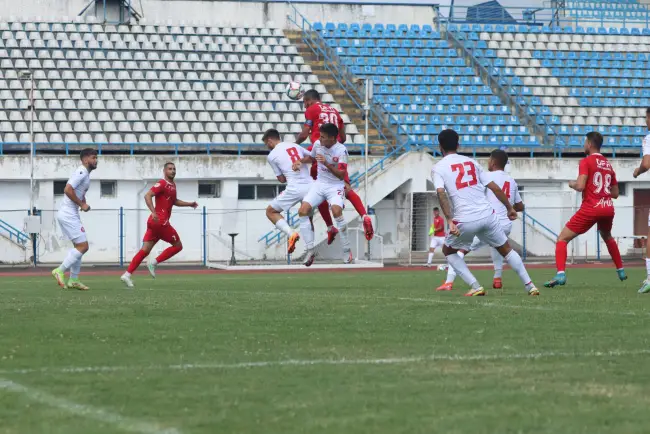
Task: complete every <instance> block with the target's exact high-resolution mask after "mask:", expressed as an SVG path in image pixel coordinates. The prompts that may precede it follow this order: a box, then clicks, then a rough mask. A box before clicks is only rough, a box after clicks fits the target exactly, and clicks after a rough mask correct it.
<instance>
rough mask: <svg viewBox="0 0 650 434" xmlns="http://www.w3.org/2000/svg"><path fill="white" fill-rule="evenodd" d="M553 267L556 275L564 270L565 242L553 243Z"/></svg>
mask: <svg viewBox="0 0 650 434" xmlns="http://www.w3.org/2000/svg"><path fill="white" fill-rule="evenodd" d="M555 267H556V268H557V271H558V273H559V272H564V271H565V270H566V241H558V242H557V243H555Z"/></svg>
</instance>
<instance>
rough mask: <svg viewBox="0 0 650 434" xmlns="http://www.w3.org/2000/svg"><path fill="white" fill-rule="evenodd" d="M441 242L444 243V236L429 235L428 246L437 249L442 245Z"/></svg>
mask: <svg viewBox="0 0 650 434" xmlns="http://www.w3.org/2000/svg"><path fill="white" fill-rule="evenodd" d="M443 244H445V237H431V244H430V245H429V248H431V249H437V248H439V247H442V246H443Z"/></svg>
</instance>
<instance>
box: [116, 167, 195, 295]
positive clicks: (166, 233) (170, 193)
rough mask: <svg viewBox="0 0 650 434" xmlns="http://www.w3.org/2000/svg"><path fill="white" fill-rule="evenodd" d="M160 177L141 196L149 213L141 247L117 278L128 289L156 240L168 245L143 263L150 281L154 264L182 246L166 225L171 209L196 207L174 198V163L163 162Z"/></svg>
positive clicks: (171, 254)
mask: <svg viewBox="0 0 650 434" xmlns="http://www.w3.org/2000/svg"><path fill="white" fill-rule="evenodd" d="M163 174H164V177H163V179H161V180H160V181H158V182H157V183H156V184H154V186H153V187H151V189H150V190H149V191H148V192H147V194H145V195H144V201H145V203H146V204H147V208H149V211H151V215H150V216H149V219H148V220H147V232H145V234H144V237H143V238H142V248H141V249H140V251H139V252H138V253H136V254H135V256H134V257H133V259H132V260H131V263H130V264H129V268H127V270H126V272H125V273H124V274H122V277H120V279H121V280H122V282H124V283H125V284H126V286H127V287H129V288H133V281H132V280H131V274H133V273H134V272H135V270H137V268H138V266H139V265H140V263H141V262H142V261H143V260H144V258H146V257H147V256H148V255H149V252H151V249H153V247H154V246H155V245H156V243H157V242H158V241H160V240H163V241H165V242H166V243H169V244H171V246H170V247H167V248H166V249H165V250H163V251H162V253H160V255H158V257H157V258H156V259H154V260H150V261H149V262H148V263H147V268H148V269H149V274H151V277H153V278H155V277H156V266H157V265H158V264H160V263H161V262H163V261H166V260H168V259H169V258H171V257H172V256H174V255H176V254H177V253H179V252H180V251H181V250H183V243H181V239H180V237H179V236H178V233H177V232H176V229H174V227H173V226H172V225H171V223H170V222H169V219H170V217H171V215H172V207H173V206H180V207H192V208H194V209H196V207H198V206H199V204H198V203H196V202H184V201H182V200H179V199H177V198H176V184H175V183H174V178H175V177H176V166H175V165H174V163H165V166H164V167H163ZM154 198H156V204H155V206H154V203H153V200H154Z"/></svg>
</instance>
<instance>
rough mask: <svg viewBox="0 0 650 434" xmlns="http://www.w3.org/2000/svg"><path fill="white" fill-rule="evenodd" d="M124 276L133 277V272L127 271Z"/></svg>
mask: <svg viewBox="0 0 650 434" xmlns="http://www.w3.org/2000/svg"><path fill="white" fill-rule="evenodd" d="M123 276H125V277H131V273H129V272H128V271H125V272H124V274H123Z"/></svg>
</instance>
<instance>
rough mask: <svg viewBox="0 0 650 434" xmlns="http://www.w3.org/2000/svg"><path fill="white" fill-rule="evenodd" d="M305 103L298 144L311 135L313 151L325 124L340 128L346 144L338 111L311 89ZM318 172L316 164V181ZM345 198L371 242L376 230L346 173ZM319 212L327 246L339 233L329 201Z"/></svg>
mask: <svg viewBox="0 0 650 434" xmlns="http://www.w3.org/2000/svg"><path fill="white" fill-rule="evenodd" d="M302 100H303V103H304V104H305V125H304V126H303V127H302V131H301V132H300V134H299V135H298V138H297V139H296V143H298V144H300V143H302V142H304V141H305V140H307V138H308V137H310V135H311V143H312V145H311V147H309V148H308V150H309V151H311V150H312V147H313V146H314V145H315V144H316V143H317V142H318V140H319V139H320V127H321V126H322V125H323V124H326V123H331V124H334V125H335V126H336V127H338V130H339V136H338V142H339V143H345V140H346V136H345V124H344V123H343V118H342V117H341V115H340V114H339V112H338V110H336V109H335V108H334V107H330V106H329V105H327V104H323V103H322V102H321V100H320V94H319V93H318V91H317V90H315V89H310V90H308V91H307V92H305V95H304V96H303V98H302ZM317 173H318V170H317V168H316V162H314V164H313V165H312V170H311V174H312V177H313V178H314V179H316V176H317ZM344 181H345V197H346V198H347V200H349V201H350V203H351V204H352V205H353V206H354V209H355V210H357V212H358V213H359V215H360V216H361V218H362V220H363V229H364V232H365V235H366V239H367V240H371V239H372V237H373V235H374V229H373V227H372V220H371V219H370V217H369V216H368V215H367V213H366V208H365V207H364V206H363V202H362V201H361V198H360V197H359V195H358V194H357V193H356V192H355V191H354V190H352V187H351V186H350V179H349V177H348V174H347V172H346V175H345V180H344ZM318 211H319V212H320V214H321V216H322V217H323V221H324V222H325V224H326V225H327V244H332V242H334V238H335V237H336V234H337V233H338V231H337V230H336V228H335V227H334V225H333V223H332V218H331V217H330V211H329V204H328V202H327V201H325V202H322V203H321V204H320V205H319V206H318Z"/></svg>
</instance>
